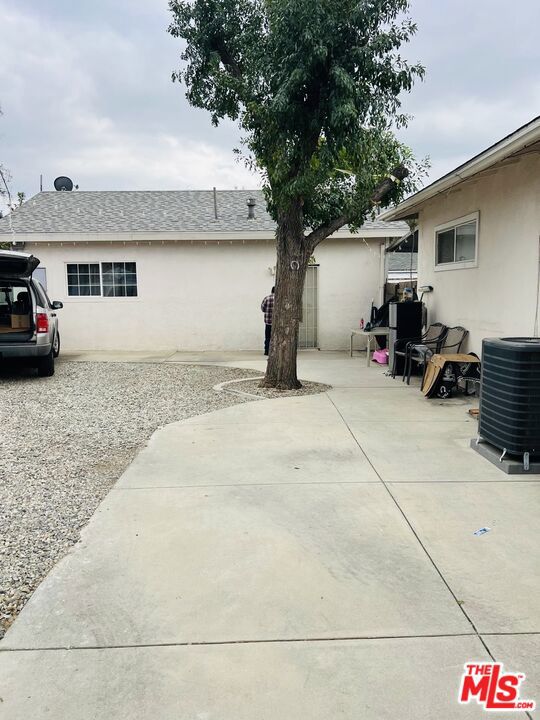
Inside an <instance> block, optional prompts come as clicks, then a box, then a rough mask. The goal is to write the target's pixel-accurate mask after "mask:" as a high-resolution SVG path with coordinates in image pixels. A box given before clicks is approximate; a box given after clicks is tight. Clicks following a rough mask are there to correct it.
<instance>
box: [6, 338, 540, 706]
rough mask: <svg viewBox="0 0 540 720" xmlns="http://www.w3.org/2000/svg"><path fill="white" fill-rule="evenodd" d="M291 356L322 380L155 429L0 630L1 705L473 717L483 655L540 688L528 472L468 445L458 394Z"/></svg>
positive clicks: (343, 360)
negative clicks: (467, 670) (509, 468)
mask: <svg viewBox="0 0 540 720" xmlns="http://www.w3.org/2000/svg"><path fill="white" fill-rule="evenodd" d="M100 357H102V358H103V359H107V360H109V361H110V360H118V361H119V362H121V361H122V360H123V359H125V356H123V355H122V354H117V355H116V356H111V355H108V356H107V357H106V358H104V357H103V356H96V355H93V356H89V355H87V356H80V357H78V358H75V357H74V358H72V359H79V360H85V359H92V360H97V359H100ZM129 359H130V360H131V361H133V360H137V359H138V361H140V362H204V363H217V364H224V365H231V366H235V367H246V368H255V369H261V370H262V369H263V368H264V360H262V359H261V358H260V357H259V356H256V355H250V354H243V355H234V356H231V355H227V356H223V355H218V354H193V353H191V354H187V353H177V354H174V355H170V354H169V355H167V354H163V355H157V354H156V355H150V356H149V355H144V356H141V357H140V358H134V356H133V354H130V355H129ZM299 365H300V373H299V374H300V376H301V377H302V378H305V379H306V380H315V381H320V382H325V383H328V384H330V385H332V389H331V390H330V391H328V392H326V393H323V394H320V395H312V396H305V397H294V398H284V399H279V400H262V401H255V402H252V403H246V404H242V405H238V406H234V407H230V408H227V409H224V410H220V411H218V412H215V413H211V414H208V415H202V416H198V417H195V418H192V419H190V420H187V421H183V422H180V423H175V424H172V425H168V426H166V427H165V428H163V429H162V430H160V431H158V432H157V433H155V434H154V436H153V437H152V438H151V440H150V442H149V444H148V446H147V447H146V448H145V449H144V450H143V451H142V452H141V453H140V454H139V456H138V457H137V458H136V460H135V461H134V462H133V463H132V465H131V466H130V467H129V468H128V470H127V471H126V472H125V473H124V475H123V476H122V478H121V479H120V480H119V482H118V483H117V485H116V486H115V488H114V489H113V490H112V491H111V492H110V494H109V495H108V496H107V498H106V499H105V500H104V502H103V503H102V505H101V506H100V508H99V510H98V511H97V512H96V514H95V515H94V517H93V518H92V520H91V522H90V524H89V525H88V527H87V528H86V530H85V531H84V533H83V536H82V539H81V542H80V543H79V544H78V545H77V546H76V547H75V549H74V550H73V551H72V552H71V553H70V554H69V555H68V556H67V557H65V558H64V559H63V560H62V561H61V562H60V563H59V564H58V565H57V566H56V567H55V568H54V569H53V570H52V572H51V573H50V574H49V576H48V577H47V578H46V580H45V581H44V582H43V583H42V585H41V586H40V587H39V588H38V590H37V591H36V593H35V594H34V596H33V597H32V599H31V600H30V602H29V603H28V605H27V606H26V608H25V609H24V610H23V612H22V614H21V615H20V617H19V619H18V620H17V621H16V622H15V623H14V625H13V626H12V628H11V630H10V631H9V632H8V633H7V635H6V637H5V639H4V641H3V642H2V643H0V696H1V698H2V701H0V717H6V718H9V719H10V720H23V719H24V720H27V719H28V718H32V720H41V719H42V718H49V717H50V718H58V719H64V718H66V719H68V718H69V720H90V718H115V720H128V719H129V720H134V719H139V718H140V719H141V720H142V719H143V718H144V719H146V718H148V717H155V718H159V720H188V719H189V720H195V719H200V720H254V719H255V718H256V719H257V720H276V718H284V719H285V720H297V719H298V720H300V719H302V720H303V719H304V718H309V719H310V720H330V718H334V717H343V718H346V719H347V720H353V719H354V720H358V719H361V720H381V719H382V720H428V719H429V720H431V719H432V718H441V720H460V719H461V718H463V719H464V720H468V719H472V718H482V717H484V718H485V717H486V716H488V715H489V713H486V712H485V711H484V710H483V709H482V708H481V707H479V706H478V705H476V704H471V705H467V706H460V705H459V704H458V700H457V698H458V688H459V684H460V678H461V674H462V670H463V665H464V663H465V662H467V661H489V660H490V659H491V658H494V659H496V660H497V661H501V662H504V663H505V666H506V667H507V669H509V670H513V671H519V672H523V673H525V674H526V675H527V680H526V682H525V684H524V687H523V689H522V696H523V697H525V698H527V699H529V698H532V699H536V700H537V701H538V700H540V603H539V602H538V597H539V596H540V573H539V566H538V557H537V548H538V545H539V542H540V528H539V524H538V517H539V515H540V486H539V483H538V477H537V476H530V477H528V478H525V479H524V478H523V476H519V477H518V479H516V477H515V476H508V475H504V474H503V473H502V472H500V471H499V470H498V469H497V468H495V467H494V466H493V465H491V464H490V463H489V462H487V461H486V460H484V459H483V458H481V457H480V456H478V455H477V454H476V453H474V452H473V451H472V450H471V449H470V448H469V447H468V444H469V441H470V439H471V437H474V436H475V434H476V421H475V420H473V419H472V418H471V417H470V416H469V415H468V414H467V409H468V408H469V407H470V406H471V405H472V404H474V403H471V402H470V401H468V400H466V399H463V398H460V399H455V400H446V401H437V400H432V401H428V400H425V399H424V398H423V397H422V396H421V394H420V392H419V391H418V388H417V387H407V386H406V385H404V384H403V383H402V382H401V381H400V380H392V379H390V378H388V377H386V376H385V375H384V370H383V369H381V368H379V367H377V366H375V367H371V368H366V367H365V361H364V360H363V359H362V358H361V356H357V357H355V358H352V359H351V358H349V357H348V356H346V355H345V354H339V353H335V354H334V353H317V352H307V353H302V354H301V355H300V363H299ZM484 526H488V527H490V528H491V532H489V533H487V534H485V535H483V536H481V537H477V536H475V535H474V534H473V533H474V531H475V530H477V529H479V528H481V527H484ZM492 714H493V713H492ZM505 715H506V714H505ZM512 716H513V717H519V718H522V717H523V718H524V717H526V716H525V714H522V713H513V714H512ZM529 717H536V714H535V713H533V714H532V715H529Z"/></svg>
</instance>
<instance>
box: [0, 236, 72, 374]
mask: <svg viewBox="0 0 540 720" xmlns="http://www.w3.org/2000/svg"><path fill="white" fill-rule="evenodd" d="M38 265H39V260H38V258H36V257H34V255H29V254H28V253H21V252H12V251H11V250H0V361H2V360H9V359H12V358H29V359H30V361H31V363H32V364H34V365H35V366H36V367H37V370H38V374H39V375H41V376H43V377H45V376H50V375H54V359H55V358H56V357H58V354H59V353H60V334H59V332H58V318H57V317H56V310H60V309H61V308H62V307H63V305H62V303H61V302H51V301H50V300H49V298H48V297H47V293H46V292H45V290H44V289H43V286H42V285H41V284H40V283H39V282H38V281H37V280H34V278H33V277H32V273H33V272H34V270H35V269H36V268H37V266H38Z"/></svg>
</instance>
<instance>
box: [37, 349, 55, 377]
mask: <svg viewBox="0 0 540 720" xmlns="http://www.w3.org/2000/svg"><path fill="white" fill-rule="evenodd" d="M37 371H38V375H39V377H52V376H53V375H54V354H53V351H52V349H51V351H50V353H49V354H48V355H45V357H42V358H40V360H39V362H38V366H37Z"/></svg>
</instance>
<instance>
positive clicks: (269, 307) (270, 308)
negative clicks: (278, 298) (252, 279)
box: [261, 293, 274, 325]
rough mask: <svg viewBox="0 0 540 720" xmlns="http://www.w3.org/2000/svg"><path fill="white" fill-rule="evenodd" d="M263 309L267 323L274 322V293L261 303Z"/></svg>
mask: <svg viewBox="0 0 540 720" xmlns="http://www.w3.org/2000/svg"><path fill="white" fill-rule="evenodd" d="M261 310H262V311H263V313H264V322H265V324H266V325H271V324H272V315H273V314H274V294H273V293H272V295H267V297H265V298H264V300H263V301H262V303H261Z"/></svg>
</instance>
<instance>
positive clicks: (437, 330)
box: [392, 323, 446, 379]
mask: <svg viewBox="0 0 540 720" xmlns="http://www.w3.org/2000/svg"><path fill="white" fill-rule="evenodd" d="M445 333H446V325H443V324H442V323H432V324H431V325H430V326H429V327H428V329H427V330H426V332H425V333H424V334H423V335H421V336H420V337H415V338H411V337H409V338H400V339H399V340H396V342H395V343H394V362H393V363H392V377H393V378H395V377H396V370H397V359H398V357H401V358H403V360H404V363H403V378H402V379H404V378H405V376H406V369H407V367H406V361H407V348H408V347H409V345H411V344H422V343H424V344H426V343H428V344H430V345H431V344H433V343H436V344H437V343H439V341H440V340H442V339H444V336H445Z"/></svg>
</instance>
